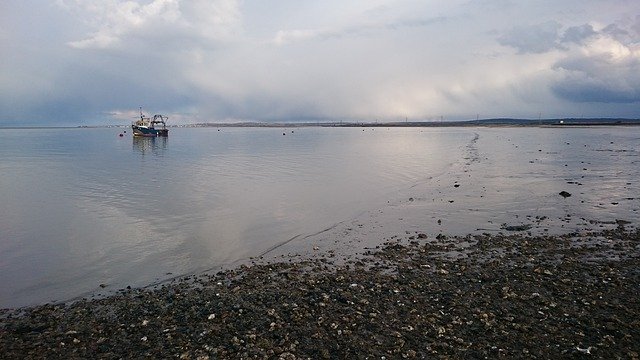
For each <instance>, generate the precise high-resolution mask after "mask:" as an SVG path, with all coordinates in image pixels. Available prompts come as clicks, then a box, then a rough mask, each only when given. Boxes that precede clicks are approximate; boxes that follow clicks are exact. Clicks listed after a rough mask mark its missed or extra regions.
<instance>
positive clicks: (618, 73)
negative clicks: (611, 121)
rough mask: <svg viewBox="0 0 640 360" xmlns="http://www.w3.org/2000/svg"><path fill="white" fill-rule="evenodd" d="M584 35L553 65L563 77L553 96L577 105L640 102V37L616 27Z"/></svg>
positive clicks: (555, 85)
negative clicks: (555, 95) (631, 35)
mask: <svg viewBox="0 0 640 360" xmlns="http://www.w3.org/2000/svg"><path fill="white" fill-rule="evenodd" d="M583 28H584V27H583ZM612 29H615V31H612ZM583 34H586V35H587V36H582V37H581V38H580V41H572V42H573V43H575V44H576V45H575V46H573V47H572V48H570V49H569V50H568V51H567V52H566V53H565V56H564V57H563V58H562V59H560V60H559V61H557V62H556V64H555V65H554V69H555V70H556V71H558V72H560V73H561V74H563V77H562V79H561V80H559V81H557V82H556V83H555V84H553V85H552V89H553V91H554V93H555V94H557V95H558V96H560V97H561V98H563V99H565V100H568V101H571V102H577V103H585V102H594V103H640V36H638V34H637V33H636V35H635V38H633V37H629V35H630V34H631V31H627V30H623V29H620V28H619V27H618V26H617V25H615V24H612V25H609V26H606V27H605V28H603V29H602V30H601V31H598V32H596V31H590V32H584V33H583ZM621 35H622V36H621ZM621 40H622V41H621Z"/></svg>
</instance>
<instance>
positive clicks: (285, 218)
mask: <svg viewBox="0 0 640 360" xmlns="http://www.w3.org/2000/svg"><path fill="white" fill-rule="evenodd" d="M638 130H640V129H638V128H597V129H474V128H469V129H467V128H451V129H447V128H442V129H416V128H406V129H404V128H398V129H385V128H376V129H375V130H373V129H365V130H364V131H363V129H361V128H348V129H335V128H299V129H293V131H292V130H291V129H271V128H269V129H259V128H223V129H221V130H220V131H217V129H215V128H209V129H172V130H171V131H170V136H169V137H168V138H158V139H132V138H131V136H130V134H126V135H128V136H124V137H122V138H121V137H118V136H117V135H118V133H119V130H118V129H4V130H0V307H8V306H23V305H30V304H37V303H42V302H47V301H52V300H65V299H69V298H72V297H75V296H80V295H83V294H88V293H91V292H93V291H96V290H98V289H99V287H98V286H99V284H107V285H108V287H109V288H111V289H118V288H122V287H126V286H127V285H131V286H143V285H147V284H150V283H152V282H154V281H157V280H162V279H166V278H169V277H174V276H177V275H181V274H188V273H194V272H199V271H204V270H207V269H212V268H215V267H217V266H221V265H225V264H232V263H234V262H236V261H239V260H244V259H247V258H248V257H251V256H259V255H260V254H263V253H264V252H266V251H268V250H269V249H271V248H273V247H274V246H276V245H278V244H280V243H283V242H286V241H287V240H289V239H291V238H293V237H295V236H298V235H308V234H313V233H316V232H318V231H321V230H323V229H326V228H328V227H331V226H333V225H334V224H336V223H338V222H341V221H344V220H345V219H350V218H353V217H356V216H358V215H359V214H361V213H363V212H365V211H368V210H371V209H376V208H381V207H384V206H385V205H386V204H388V202H393V200H394V199H397V198H399V197H401V196H404V194H406V193H407V189H411V188H412V187H414V186H416V185H417V184H422V186H425V184H426V186H439V185H436V183H435V182H433V179H436V178H438V177H441V176H443V175H444V174H447V173H451V172H458V173H462V172H463V171H466V170H465V166H469V164H473V163H476V166H478V167H479V168H482V169H485V170H483V171H485V172H483V173H477V172H476V174H477V175H478V176H481V177H482V179H484V181H485V183H492V182H497V183H504V182H509V178H514V179H515V178H518V179H520V180H522V179H533V180H527V181H533V182H536V183H545V182H548V180H549V179H553V181H556V182H559V183H563V182H565V180H566V179H567V178H568V177H570V175H571V176H573V175H575V174H573V173H572V174H569V173H570V172H571V171H574V172H575V168H576V167H582V166H584V167H585V168H586V167H589V168H590V169H592V170H597V172H594V173H590V175H589V176H593V177H594V178H593V181H592V183H593V185H592V188H593V189H595V190H594V193H593V196H594V197H600V198H601V199H604V200H598V199H600V198H598V199H595V198H594V199H595V200H594V201H595V202H596V203H600V202H602V201H605V202H607V204H609V203H610V201H608V200H607V199H609V198H610V197H611V196H618V195H620V196H621V197H624V198H628V197H629V196H630V195H628V194H632V193H634V192H635V193H637V194H640V188H638V183H637V180H636V179H638V178H640V172H639V169H640V165H639V163H638V160H639V158H638V157H639V154H638V144H639V143H640V135H639V134H638ZM283 134H284V135H283ZM540 148H544V152H540V151H539V150H540ZM529 160H531V161H534V160H535V161H536V164H538V165H540V164H542V165H540V166H537V167H531V163H530V162H529ZM585 161H586V162H588V163H589V165H588V166H587V165H582V163H581V162H585ZM567 163H571V167H570V168H569V167H568V166H565V165H567ZM578 164H579V165H578ZM583 179H584V177H583ZM587 180H588V178H587ZM587 180H584V181H585V182H588V181H587ZM514 183H515V182H514ZM429 184H433V185H429ZM510 191H511V192H507V193H508V196H507V198H505V197H504V196H503V197H501V198H499V199H497V200H495V204H496V206H498V203H502V204H503V205H504V203H514V202H516V203H517V201H519V200H518V199H521V200H523V201H524V200H526V199H532V198H533V197H534V195H532V194H531V189H521V190H519V189H517V188H516V189H511V190H510ZM556 194H557V193H556ZM483 199H484V198H483ZM505 199H507V200H505ZM483 206H484V208H485V209H486V211H491V210H493V209H494V207H493V206H492V203H491V202H489V203H485V204H484V205H483ZM593 206H596V207H597V205H593ZM605 208H606V209H605V210H606V211H613V215H616V211H624V215H626V216H627V218H628V217H632V216H635V214H637V213H636V212H635V211H637V201H635V200H634V201H632V202H627V203H621V204H619V205H618V207H616V208H615V209H613V210H611V209H610V208H609V207H608V205H607V206H605ZM620 209H622V210H620Z"/></svg>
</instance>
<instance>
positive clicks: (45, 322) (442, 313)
mask: <svg viewBox="0 0 640 360" xmlns="http://www.w3.org/2000/svg"><path fill="white" fill-rule="evenodd" d="M613 226H616V227H615V228H611V229H584V230H583V231H580V232H575V231H574V232H570V233H566V234H559V235H528V234H526V232H522V231H520V232H514V233H512V234H506V235H505V234H502V233H498V234H486V233H485V234H475V235H466V236H447V235H444V234H442V233H440V234H436V233H422V232H416V231H406V232H404V233H398V234H396V235H395V236H391V237H388V238H385V239H384V243H382V244H379V245H377V246H375V247H371V248H364V249H365V250H364V252H363V253H361V254H359V255H358V256H356V257H354V258H351V259H346V260H345V261H344V262H342V261H340V260H339V259H338V258H339V256H337V254H335V252H332V251H328V252H327V251H322V252H320V253H317V254H315V255H314V256H304V255H303V256H301V257H291V256H287V257H284V258H283V259H282V260H266V259H262V260H256V261H254V263H253V264H249V265H240V266H239V267H238V268H235V269H229V270H224V271H219V272H217V273H216V274H201V275H194V276H187V277H185V278H181V279H176V280H173V281H170V282H167V283H163V284H159V285H156V286H154V287H149V288H142V289H129V290H127V289H124V290H123V291H120V292H119V293H118V294H114V295H111V296H107V297H105V298H99V299H94V300H78V301H75V302H72V303H67V304H54V305H51V304H47V305H41V306H36V307H30V308H20V309H14V310H1V312H0V314H2V315H1V316H0V344H1V345H0V348H1V349H2V352H3V354H4V356H5V358H87V357H92V358H121V357H125V358H132V357H143V356H153V357H164V358H168V357H179V358H187V359H213V358H249V357H251V358H253V357H257V358H274V359H278V358H282V359H297V358H313V359H315V358H346V357H362V358H365V357H371V358H381V357H382V356H384V357H386V358H424V357H436V356H438V357H455V358H460V357H517V358H534V357H543V358H549V357H584V356H590V355H591V356H595V357H597V358H616V357H621V358H631V359H634V358H635V359H637V358H638V356H639V353H640V349H639V346H638V344H640V330H639V329H640V302H639V301H638V299H637V294H638V293H640V271H638V268H637V264H638V263H639V260H640V231H639V230H638V229H637V228H635V224H630V223H628V222H626V221H620V222H618V223H617V224H615V225H613ZM338 255H339V254H338Z"/></svg>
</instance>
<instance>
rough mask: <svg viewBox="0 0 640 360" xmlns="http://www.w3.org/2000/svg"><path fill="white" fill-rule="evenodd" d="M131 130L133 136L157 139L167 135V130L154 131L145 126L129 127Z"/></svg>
mask: <svg viewBox="0 0 640 360" xmlns="http://www.w3.org/2000/svg"><path fill="white" fill-rule="evenodd" d="M131 130H133V136H143V137H157V136H168V135H169V130H168V129H154V128H150V127H146V126H137V125H131Z"/></svg>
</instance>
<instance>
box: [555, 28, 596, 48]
mask: <svg viewBox="0 0 640 360" xmlns="http://www.w3.org/2000/svg"><path fill="white" fill-rule="evenodd" d="M596 34H597V33H596V31H595V30H593V26H591V25H589V24H584V25H581V26H572V27H570V28H568V29H567V30H565V32H564V35H563V36H562V40H561V42H563V43H575V44H582V43H583V42H584V41H585V40H587V39H589V38H590V37H592V36H595V35H596Z"/></svg>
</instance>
